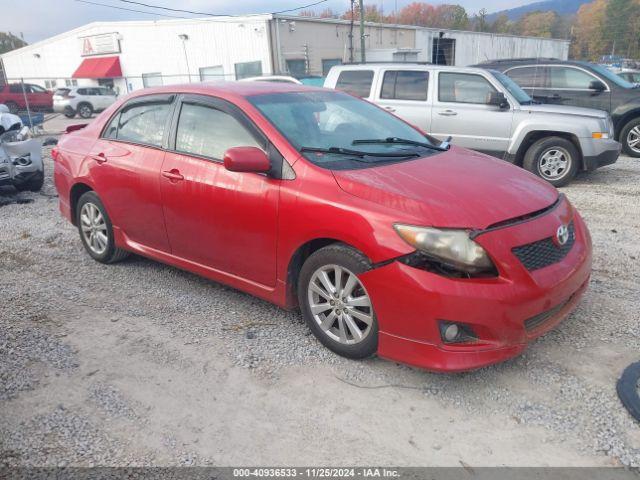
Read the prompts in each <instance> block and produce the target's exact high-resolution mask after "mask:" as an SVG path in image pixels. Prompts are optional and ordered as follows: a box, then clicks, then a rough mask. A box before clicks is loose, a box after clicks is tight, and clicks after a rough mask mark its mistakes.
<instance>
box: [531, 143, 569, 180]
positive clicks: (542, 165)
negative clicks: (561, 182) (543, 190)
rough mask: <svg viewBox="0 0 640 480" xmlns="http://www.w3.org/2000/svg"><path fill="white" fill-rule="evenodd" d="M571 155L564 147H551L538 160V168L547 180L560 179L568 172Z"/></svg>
mask: <svg viewBox="0 0 640 480" xmlns="http://www.w3.org/2000/svg"><path fill="white" fill-rule="evenodd" d="M571 161H572V159H571V155H570V154H569V152H567V151H566V150H565V149H564V148H560V147H554V148H550V149H549V150H547V151H546V152H544V153H543V154H542V156H541V157H540V160H539V161H538V170H539V172H540V175H541V176H542V178H544V179H546V180H558V179H560V178H562V177H563V176H564V175H566V174H567V172H568V171H569V168H570V167H571Z"/></svg>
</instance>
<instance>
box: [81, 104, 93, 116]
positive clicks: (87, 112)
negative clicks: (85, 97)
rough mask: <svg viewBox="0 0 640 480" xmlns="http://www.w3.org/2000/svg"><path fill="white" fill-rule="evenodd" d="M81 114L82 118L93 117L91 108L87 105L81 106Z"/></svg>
mask: <svg viewBox="0 0 640 480" xmlns="http://www.w3.org/2000/svg"><path fill="white" fill-rule="evenodd" d="M80 116H81V117H82V118H89V117H91V108H89V107H87V106H86V105H83V106H81V107H80Z"/></svg>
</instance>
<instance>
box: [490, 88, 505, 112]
mask: <svg viewBox="0 0 640 480" xmlns="http://www.w3.org/2000/svg"><path fill="white" fill-rule="evenodd" d="M487 104H488V105H493V106H496V107H498V108H499V109H500V110H506V109H508V108H509V102H508V101H507V97H505V96H504V93H502V92H491V93H490V94H489V101H488V102H487Z"/></svg>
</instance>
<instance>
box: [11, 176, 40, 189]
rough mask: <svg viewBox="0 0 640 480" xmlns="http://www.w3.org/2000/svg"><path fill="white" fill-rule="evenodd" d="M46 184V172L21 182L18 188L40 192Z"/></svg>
mask: <svg viewBox="0 0 640 480" xmlns="http://www.w3.org/2000/svg"><path fill="white" fill-rule="evenodd" d="M43 185H44V172H42V173H41V174H39V175H37V176H36V177H34V178H32V179H31V180H29V181H28V182H25V183H21V184H20V185H16V186H15V187H16V190H18V191H19V192H26V191H29V192H39V191H40V190H42V186H43Z"/></svg>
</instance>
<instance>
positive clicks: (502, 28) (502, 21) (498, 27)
mask: <svg viewBox="0 0 640 480" xmlns="http://www.w3.org/2000/svg"><path fill="white" fill-rule="evenodd" d="M489 30H491V31H492V32H493V33H513V31H514V24H513V22H512V21H511V20H509V17H508V16H507V15H506V14H504V13H503V14H501V15H498V17H496V19H495V20H494V21H493V23H492V24H491V26H490V27H489Z"/></svg>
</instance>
